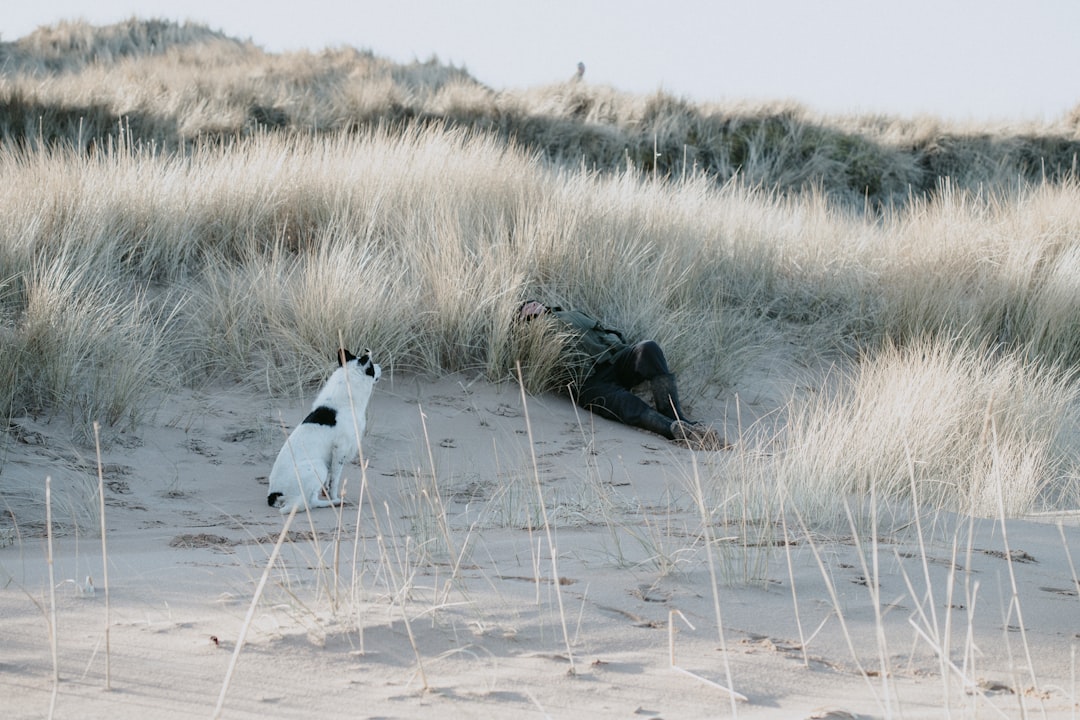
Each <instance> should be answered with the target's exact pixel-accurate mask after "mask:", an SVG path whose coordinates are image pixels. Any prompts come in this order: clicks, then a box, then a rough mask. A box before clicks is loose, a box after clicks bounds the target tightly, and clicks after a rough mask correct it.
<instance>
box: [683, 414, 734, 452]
mask: <svg viewBox="0 0 1080 720" xmlns="http://www.w3.org/2000/svg"><path fill="white" fill-rule="evenodd" d="M671 434H672V435H673V436H674V437H673V438H672V442H676V443H679V444H680V445H685V446H687V447H689V448H690V449H691V450H727V449H728V448H729V447H731V445H729V444H728V442H727V440H725V439H724V438H723V437H722V436H721V435H720V433H718V432H717V431H716V428H714V427H713V426H711V425H706V424H705V423H700V422H686V421H685V420H675V421H674V422H672V423H671Z"/></svg>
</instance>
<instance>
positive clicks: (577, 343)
mask: <svg viewBox="0 0 1080 720" xmlns="http://www.w3.org/2000/svg"><path fill="white" fill-rule="evenodd" d="M548 314H549V315H551V316H552V317H554V318H555V319H556V320H558V321H559V322H560V323H562V324H563V325H564V326H566V328H567V330H569V333H568V341H569V342H571V343H572V346H571V347H570V348H568V351H569V354H570V355H571V356H572V359H571V360H570V362H571V364H573V365H575V366H576V368H575V369H576V370H578V371H579V372H583V373H584V375H583V376H586V377H587V376H588V375H589V374H590V373H591V372H592V371H593V369H594V368H595V367H596V366H597V365H600V364H602V363H605V362H610V361H611V359H612V358H613V357H614V356H615V355H616V354H617V353H618V352H619V351H620V350H622V349H624V348H626V347H627V346H628V345H629V343H627V342H626V339H625V338H624V337H623V336H622V333H620V332H619V331H618V330H613V329H611V328H608V327H604V325H603V324H602V323H601V322H600V321H599V320H597V319H596V318H594V317H591V316H589V315H586V314H585V313H583V312H581V311H579V310H563V309H562V308H560V307H554V308H549V310H548Z"/></svg>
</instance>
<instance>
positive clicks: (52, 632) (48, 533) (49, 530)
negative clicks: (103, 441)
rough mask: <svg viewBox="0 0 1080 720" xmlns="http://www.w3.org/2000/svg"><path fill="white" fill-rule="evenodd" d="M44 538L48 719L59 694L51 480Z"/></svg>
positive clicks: (48, 479)
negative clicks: (49, 669) (49, 660)
mask: <svg viewBox="0 0 1080 720" xmlns="http://www.w3.org/2000/svg"><path fill="white" fill-rule="evenodd" d="M45 537H46V539H47V545H46V550H47V553H48V554H47V556H46V559H47V561H48V564H49V651H50V652H51V653H52V666H53V671H52V681H53V686H52V693H51V695H50V697H49V718H50V719H51V718H52V717H53V711H54V710H55V709H56V697H57V695H58V694H59V693H60V656H59V651H58V649H57V645H58V642H57V632H58V630H57V627H56V577H55V574H54V572H53V524H52V478H51V477H46V478H45Z"/></svg>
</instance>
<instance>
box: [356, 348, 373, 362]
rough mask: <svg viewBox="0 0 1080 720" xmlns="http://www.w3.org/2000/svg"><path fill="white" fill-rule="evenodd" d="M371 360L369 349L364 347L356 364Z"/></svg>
mask: <svg viewBox="0 0 1080 720" xmlns="http://www.w3.org/2000/svg"><path fill="white" fill-rule="evenodd" d="M369 362H371V349H370V348H364V352H363V353H361V354H360V360H359V361H358V363H357V364H359V365H361V366H364V365H367V364H368V363H369Z"/></svg>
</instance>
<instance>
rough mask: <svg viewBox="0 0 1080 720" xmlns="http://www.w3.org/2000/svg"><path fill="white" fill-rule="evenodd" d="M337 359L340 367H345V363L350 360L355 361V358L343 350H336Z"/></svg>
mask: <svg viewBox="0 0 1080 720" xmlns="http://www.w3.org/2000/svg"><path fill="white" fill-rule="evenodd" d="M337 359H338V363H339V364H340V365H341V367H345V363H347V362H349V361H350V360H355V359H356V356H355V355H353V354H352V353H351V352H349V351H348V350H346V349H345V348H338V354H337Z"/></svg>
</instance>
